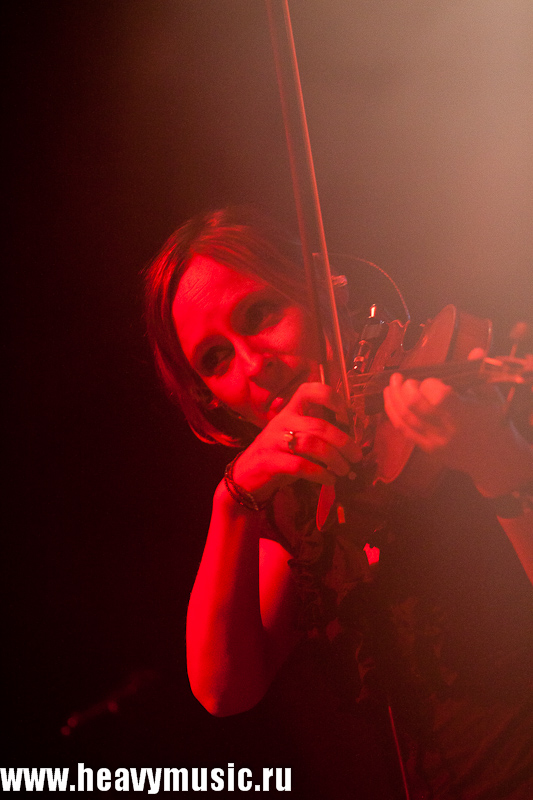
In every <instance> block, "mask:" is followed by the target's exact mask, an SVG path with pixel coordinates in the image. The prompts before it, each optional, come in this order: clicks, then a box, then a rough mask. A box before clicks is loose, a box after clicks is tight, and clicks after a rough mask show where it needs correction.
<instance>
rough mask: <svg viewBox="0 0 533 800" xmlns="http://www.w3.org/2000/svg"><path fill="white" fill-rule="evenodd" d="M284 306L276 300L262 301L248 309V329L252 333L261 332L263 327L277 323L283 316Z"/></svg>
mask: <svg viewBox="0 0 533 800" xmlns="http://www.w3.org/2000/svg"><path fill="white" fill-rule="evenodd" d="M282 313H283V311H282V308H281V307H280V305H279V303H274V302H270V301H268V302H261V303H256V304H255V305H253V306H252V307H251V308H249V309H248V313H247V315H246V322H247V327H248V330H249V332H250V333H251V334H253V333H259V332H260V331H262V330H263V328H269V327H271V326H272V325H276V324H277V323H278V322H279V320H280V318H281V316H282Z"/></svg>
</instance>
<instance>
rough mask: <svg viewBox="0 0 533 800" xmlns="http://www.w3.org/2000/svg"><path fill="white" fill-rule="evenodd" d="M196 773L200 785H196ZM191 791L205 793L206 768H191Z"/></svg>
mask: <svg viewBox="0 0 533 800" xmlns="http://www.w3.org/2000/svg"><path fill="white" fill-rule="evenodd" d="M198 772H200V775H201V783H200V785H198ZM192 790H193V792H207V767H202V768H201V769H200V770H198V767H193V768H192Z"/></svg>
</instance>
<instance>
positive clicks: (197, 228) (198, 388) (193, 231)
mask: <svg viewBox="0 0 533 800" xmlns="http://www.w3.org/2000/svg"><path fill="white" fill-rule="evenodd" d="M197 255H202V256H205V257H208V258H212V259H213V260H214V261H217V262H218V263H220V264H223V265H224V266H226V267H230V268H231V269H234V270H236V271H238V272H241V273H244V274H247V275H249V276H251V277H254V278H259V279H260V280H263V281H265V282H266V283H269V284H270V285H272V286H274V287H275V288H276V289H277V290H278V291H280V292H281V293H282V294H284V295H286V296H287V297H288V298H289V299H291V300H292V301H294V302H296V303H297V304H298V305H300V306H304V307H307V308H309V303H308V302H307V289H306V281H305V270H304V267H303V263H302V257H301V249H300V246H299V244H298V242H297V241H296V240H295V239H291V237H290V236H288V235H287V234H285V232H282V231H281V230H280V228H279V227H278V226H276V225H275V224H274V223H272V222H271V221H270V220H268V219H267V218H266V217H264V216H263V215H262V214H260V213H259V212H258V211H256V210H255V209H253V208H248V207H241V206H237V207H230V208H225V209H222V210H219V211H215V212H212V213H208V214H200V215H198V216H196V217H193V218H192V219H191V220H189V221H188V222H186V223H185V224H184V225H182V226H181V227H180V228H178V230H177V231H176V232H175V233H173V234H172V236H171V237H170V238H169V239H168V240H167V242H166V243H165V244H164V245H163V248H162V249H161V251H160V253H159V254H158V256H157V257H156V258H155V259H154V261H153V262H152V264H151V265H150V266H149V268H148V270H147V272H146V321H147V327H148V336H149V339H150V342H151V344H152V347H153V350H154V354H155V359H156V364H157V367H158V370H159V373H160V375H161V378H162V380H163V383H164V385H165V387H166V389H167V392H168V393H169V395H170V396H171V398H172V399H173V400H175V401H176V402H177V403H178V404H179V405H180V406H181V408H182V410H183V412H184V414H185V417H186V418H187V421H188V423H189V425H190V427H191V428H192V430H193V431H194V433H195V434H196V435H197V436H198V438H200V439H202V441H204V442H211V443H215V442H218V443H221V444H225V445H230V446H246V445H248V444H249V443H250V442H251V441H252V440H253V438H254V437H255V436H256V435H257V429H256V428H255V426H253V425H251V424H250V423H247V422H245V421H244V420H241V419H237V418H236V416H235V414H233V412H231V410H230V409H228V408H226V407H225V406H223V405H217V404H216V402H214V401H215V398H214V397H213V395H212V393H211V392H210V390H209V389H208V388H207V386H206V385H205V384H204V382H203V381H202V379H201V378H200V377H199V376H198V375H197V374H196V372H195V371H194V370H193V368H192V367H191V365H190V364H189V362H188V361H187V359H186V357H185V355H184V353H183V350H182V348H181V345H180V342H179V339H178V336H177V333H176V330H175V327H174V321H173V318H172V304H173V301H174V296H175V294H176V290H177V288H178V283H179V281H180V279H181V276H182V275H183V273H184V272H185V270H186V269H187V267H188V266H189V264H190V263H191V260H192V259H193V258H194V256H197Z"/></svg>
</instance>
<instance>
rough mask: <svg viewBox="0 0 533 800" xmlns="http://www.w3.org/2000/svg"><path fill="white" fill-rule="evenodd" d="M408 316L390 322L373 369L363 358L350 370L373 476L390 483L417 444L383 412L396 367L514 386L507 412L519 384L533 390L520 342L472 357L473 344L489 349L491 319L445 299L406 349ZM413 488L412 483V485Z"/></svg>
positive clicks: (407, 373) (419, 376)
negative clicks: (364, 366) (504, 352)
mask: <svg viewBox="0 0 533 800" xmlns="http://www.w3.org/2000/svg"><path fill="white" fill-rule="evenodd" d="M409 325H410V323H409V322H407V323H406V324H405V325H402V323H400V322H399V321H398V320H395V321H393V322H392V323H390V324H389V325H388V328H387V331H386V335H385V336H384V339H383V342H382V343H381V344H380V345H379V347H378V348H377V351H376V353H375V356H374V358H373V359H372V361H371V364H370V371H362V370H361V369H360V368H359V364H356V366H355V367H354V368H352V369H350V370H349V371H348V372H347V379H348V385H349V387H350V408H351V410H352V413H353V415H354V418H355V419H356V420H358V421H359V425H358V427H359V435H360V437H361V440H362V442H363V449H364V450H365V449H366V450H367V451H368V450H370V449H371V450H372V458H373V462H374V465H375V472H374V475H373V481H374V482H378V481H379V482H381V483H392V482H393V481H397V479H398V478H399V477H400V475H401V474H402V472H403V471H404V468H405V466H406V464H407V463H408V461H409V459H410V457H411V454H412V452H413V450H414V448H415V445H414V444H412V443H411V442H408V441H407V440H406V439H405V437H404V436H403V434H402V433H401V432H400V431H398V430H397V429H396V428H394V426H393V425H392V424H391V423H390V422H389V420H388V418H387V417H386V416H385V415H384V414H383V413H382V412H383V390H384V389H385V387H386V386H387V385H388V383H389V380H390V376H391V375H392V374H393V373H394V372H398V371H399V372H401V373H402V375H403V377H404V378H414V379H416V380H424V379H425V378H428V377H434V378H440V379H441V380H443V381H444V382H445V383H447V384H448V385H450V386H452V387H453V388H454V389H457V390H459V391H461V390H465V389H470V388H474V387H476V386H479V385H482V384H495V385H499V386H508V387H511V391H510V393H509V394H508V403H507V405H508V408H507V409H506V413H507V415H508V414H509V411H510V408H511V404H512V401H513V399H514V398H515V391H516V388H517V387H521V388H522V389H525V390H527V389H529V390H531V386H532V383H533V355H528V356H526V357H525V358H522V359H521V358H517V357H516V344H514V345H513V348H512V351H511V354H510V355H508V356H500V357H488V356H486V357H484V358H477V359H473V360H470V359H469V353H470V352H471V351H472V350H473V349H475V348H481V349H482V350H483V351H484V352H487V351H488V350H489V347H490V343H491V338H492V323H491V321H490V320H489V319H480V318H479V317H475V316H473V315H471V314H467V313H465V312H463V311H459V310H458V309H457V308H456V307H455V306H453V305H447V306H445V308H443V309H442V311H440V312H439V314H437V316H436V317H435V318H434V319H432V320H429V321H428V322H426V323H425V324H424V325H422V326H421V329H422V332H421V335H420V337H419V339H418V341H417V342H416V344H415V345H414V346H413V347H412V348H411V349H405V347H404V342H405V334H406V330H407V328H408V326H409ZM409 488H410V489H412V488H413V487H412V486H411V485H409Z"/></svg>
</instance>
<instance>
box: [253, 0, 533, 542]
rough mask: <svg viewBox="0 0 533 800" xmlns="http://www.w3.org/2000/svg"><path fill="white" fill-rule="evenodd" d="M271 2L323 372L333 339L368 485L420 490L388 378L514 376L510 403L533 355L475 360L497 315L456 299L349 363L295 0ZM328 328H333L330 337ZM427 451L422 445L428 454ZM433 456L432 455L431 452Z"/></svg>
mask: <svg viewBox="0 0 533 800" xmlns="http://www.w3.org/2000/svg"><path fill="white" fill-rule="evenodd" d="M266 6H267V12H268V17H269V25H270V35H271V41H272V48H273V53H274V61H275V66H276V73H277V79H278V88H279V94H280V101H281V107H282V112H283V119H284V125H285V134H286V139H287V148H288V154H289V161H290V167H291V175H292V183H293V193H294V200H295V205H296V211H297V216H298V227H299V232H300V239H301V242H302V253H303V260H304V265H305V268H306V274H307V282H308V288H309V297H310V300H311V309H312V312H313V316H314V319H315V322H316V325H317V328H316V333H317V341H319V342H320V350H321V362H322V363H321V376H322V380H323V382H324V383H328V382H329V381H328V358H327V350H328V347H327V345H328V343H329V345H330V346H331V351H332V361H333V362H334V364H335V369H336V374H339V375H341V376H342V377H341V381H340V385H339V387H338V389H339V393H340V394H341V395H342V396H343V399H344V402H345V405H346V407H347V408H349V409H351V411H352V420H351V432H352V433H353V434H354V435H356V436H358V438H360V439H361V441H362V443H363V452H364V453H365V452H366V456H365V458H364V463H363V467H362V471H363V472H364V473H365V477H366V483H367V485H368V484H369V483H370V484H371V485H372V486H374V487H377V486H380V485H381V486H383V485H387V484H392V483H394V484H395V486H396V487H397V488H399V489H400V488H403V489H404V490H408V491H412V490H413V489H415V490H419V489H420V487H419V486H417V481H416V480H414V479H413V475H412V473H413V472H414V470H412V469H408V468H407V467H408V466H409V467H410V466H411V462H412V461H413V459H411V455H412V454H413V451H414V449H415V445H414V444H412V443H410V442H408V441H407V440H406V439H405V437H404V436H403V434H402V433H401V432H400V431H398V430H396V429H395V428H394V427H393V425H392V424H391V423H390V422H389V421H388V419H387V417H386V416H385V414H384V413H383V404H382V396H383V389H384V388H385V387H386V386H387V385H388V382H389V378H390V375H391V374H392V373H393V372H397V371H399V372H401V373H402V375H403V376H404V377H406V378H407V377H414V378H417V379H423V378H425V377H430V376H433V377H438V378H442V379H443V380H444V381H445V382H446V383H447V384H450V385H452V386H454V387H456V388H459V389H461V388H466V387H471V386H475V385H476V384H478V383H480V382H485V383H487V382H488V383H500V384H511V386H512V389H511V393H510V395H509V397H508V405H510V402H511V399H512V394H513V392H514V389H515V388H516V387H517V386H519V385H528V384H529V385H530V384H531V377H532V372H533V369H532V366H533V356H529V357H527V358H526V359H525V360H522V361H521V360H520V359H517V358H516V354H515V352H512V353H511V356H509V357H507V358H503V357H502V358H483V359H478V360H475V361H469V360H468V355H469V353H470V352H471V351H472V350H473V349H474V348H478V347H480V348H482V349H483V351H484V352H487V351H488V348H489V344H490V340H491V335H492V325H491V322H490V320H487V319H478V318H476V317H473V316H471V315H470V314H465V313H464V312H460V311H458V310H457V309H456V308H455V307H454V306H452V305H448V306H446V307H445V308H444V309H443V310H442V311H441V312H440V313H439V314H438V315H437V316H436V317H435V318H434V319H433V320H431V321H430V322H427V323H426V324H425V325H424V326H422V334H421V336H420V338H419V340H418V342H417V344H416V345H415V346H414V347H413V348H411V349H407V348H406V347H405V346H404V341H405V334H406V332H407V325H408V324H409V323H407V324H406V325H405V326H404V325H402V324H401V323H400V322H398V321H394V322H392V323H390V324H389V325H388V327H387V330H386V335H385V337H384V340H383V341H382V342H381V343H380V345H379V348H378V349H377V352H375V353H374V354H373V359H372V362H371V365H370V367H371V371H369V370H368V369H367V367H368V364H369V362H368V359H363V362H364V368H361V366H362V365H361V363H357V364H355V365H354V366H351V367H350V368H349V369H348V368H347V367H346V364H345V361H344V355H343V347H342V339H341V334H340V326H339V321H338V314H337V309H336V304H335V295H334V291H333V281H332V277H331V270H330V267H329V259H328V253H327V247H326V241H325V234H324V227H323V222H322V214H321V210H320V202H319V197H318V190H317V183H316V177H315V171H314V165H313V158H312V152H311V145H310V139H309V132H308V128H307V120H306V116H305V108H304V101H303V95H302V90H301V84H300V77H299V71H298V63H297V59H296V50H295V45H294V39H293V35H292V25H291V19H290V14H289V7H288V2H287V0H266ZM319 285H320V286H321V287H322V289H323V287H326V300H327V302H326V305H325V308H324V305H323V304H322V305H321V304H320V303H319V299H318V298H319V288H318V287H319ZM320 320H321V321H322V323H321V324H319V321H320ZM325 330H328V331H330V332H332V333H330V336H329V340H328V341H327V340H326V334H325ZM419 452H420V451H419ZM424 455H425V454H423V453H422V452H420V456H421V460H422V461H424V458H423V456H424ZM426 462H429V459H427V457H426ZM419 472H420V475H421V476H422V477H423V481H422V483H423V486H422V489H424V488H428V487H429V485H430V484H431V483H432V481H433V479H434V477H435V475H434V472H435V468H434V466H433V467H432V466H431V465H430V463H426V464H424V465H423V468H422V469H421V470H419ZM418 482H419V483H420V481H418ZM322 493H323V494H326V495H328V498H329V499H328V504H329V505H331V502H333V501H332V500H331V490H329V489H328V490H326V489H323V490H322ZM340 511H342V509H340ZM319 515H320V512H319ZM340 516H342V515H341V514H340V515H339V517H340ZM319 527H320V524H319Z"/></svg>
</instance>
